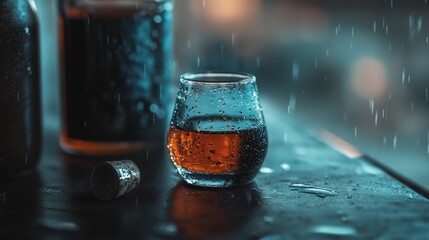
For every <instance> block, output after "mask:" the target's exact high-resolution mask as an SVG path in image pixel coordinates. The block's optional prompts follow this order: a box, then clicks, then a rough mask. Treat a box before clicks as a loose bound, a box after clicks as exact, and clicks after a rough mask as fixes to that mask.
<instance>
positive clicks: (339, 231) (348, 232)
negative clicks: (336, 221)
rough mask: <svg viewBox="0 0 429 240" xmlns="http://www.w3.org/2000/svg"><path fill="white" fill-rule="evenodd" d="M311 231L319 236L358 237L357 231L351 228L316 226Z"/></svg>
mask: <svg viewBox="0 0 429 240" xmlns="http://www.w3.org/2000/svg"><path fill="white" fill-rule="evenodd" d="M311 231H312V232H313V233H318V234H327V235H337V236H353V235H356V229H355V228H353V227H349V226H332V225H319V226H314V227H313V228H312V229H311Z"/></svg>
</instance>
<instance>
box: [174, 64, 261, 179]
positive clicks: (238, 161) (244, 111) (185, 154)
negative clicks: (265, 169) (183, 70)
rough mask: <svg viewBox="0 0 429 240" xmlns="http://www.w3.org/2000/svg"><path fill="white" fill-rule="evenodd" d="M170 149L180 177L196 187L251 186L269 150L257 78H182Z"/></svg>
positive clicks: (197, 75)
mask: <svg viewBox="0 0 429 240" xmlns="http://www.w3.org/2000/svg"><path fill="white" fill-rule="evenodd" d="M167 147H168V149H169V152H170V156H171V159H172V161H173V163H174V165H175V167H176V169H177V172H178V173H179V175H180V176H181V177H182V179H183V180H184V181H186V182H187V183H189V184H191V185H197V186H204V187H231V186H235V185H242V184H246V183H248V182H250V181H251V180H252V179H253V178H254V177H255V176H256V174H257V173H258V171H259V169H260V167H261V165H262V162H263V160H264V158H265V155H266V152H267V147H268V140H267V130H266V126H265V120H264V116H263V114H262V108H261V106H260V104H259V99H258V90H257V86H256V78H255V76H253V75H251V74H241V73H222V72H221V73H187V74H184V75H182V76H181V77H180V85H179V91H178V94H177V98H176V104H175V107H174V112H173V116H172V120H171V124H170V128H169V132H168V139H167Z"/></svg>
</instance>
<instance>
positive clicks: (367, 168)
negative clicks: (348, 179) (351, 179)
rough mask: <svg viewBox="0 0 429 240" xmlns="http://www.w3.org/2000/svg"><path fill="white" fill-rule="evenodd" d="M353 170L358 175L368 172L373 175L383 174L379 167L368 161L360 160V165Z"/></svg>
mask: <svg viewBox="0 0 429 240" xmlns="http://www.w3.org/2000/svg"><path fill="white" fill-rule="evenodd" d="M355 172H356V173H357V174H360V175H361V174H369V175H374V176H377V175H382V174H384V172H383V171H382V170H381V169H379V168H377V167H375V166H373V165H371V164H369V163H365V162H361V163H360V166H359V167H357V168H356V169H355Z"/></svg>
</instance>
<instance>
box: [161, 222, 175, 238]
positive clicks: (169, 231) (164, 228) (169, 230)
mask: <svg viewBox="0 0 429 240" xmlns="http://www.w3.org/2000/svg"><path fill="white" fill-rule="evenodd" d="M156 229H157V232H158V233H159V234H160V235H164V236H174V235H176V233H177V227H176V225H174V224H173V223H161V224H159V225H158V226H157V228H156Z"/></svg>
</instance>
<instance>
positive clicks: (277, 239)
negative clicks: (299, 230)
mask: <svg viewBox="0 0 429 240" xmlns="http://www.w3.org/2000/svg"><path fill="white" fill-rule="evenodd" d="M284 239H285V238H284V237H282V236H280V235H267V236H263V237H261V238H259V240H284Z"/></svg>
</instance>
